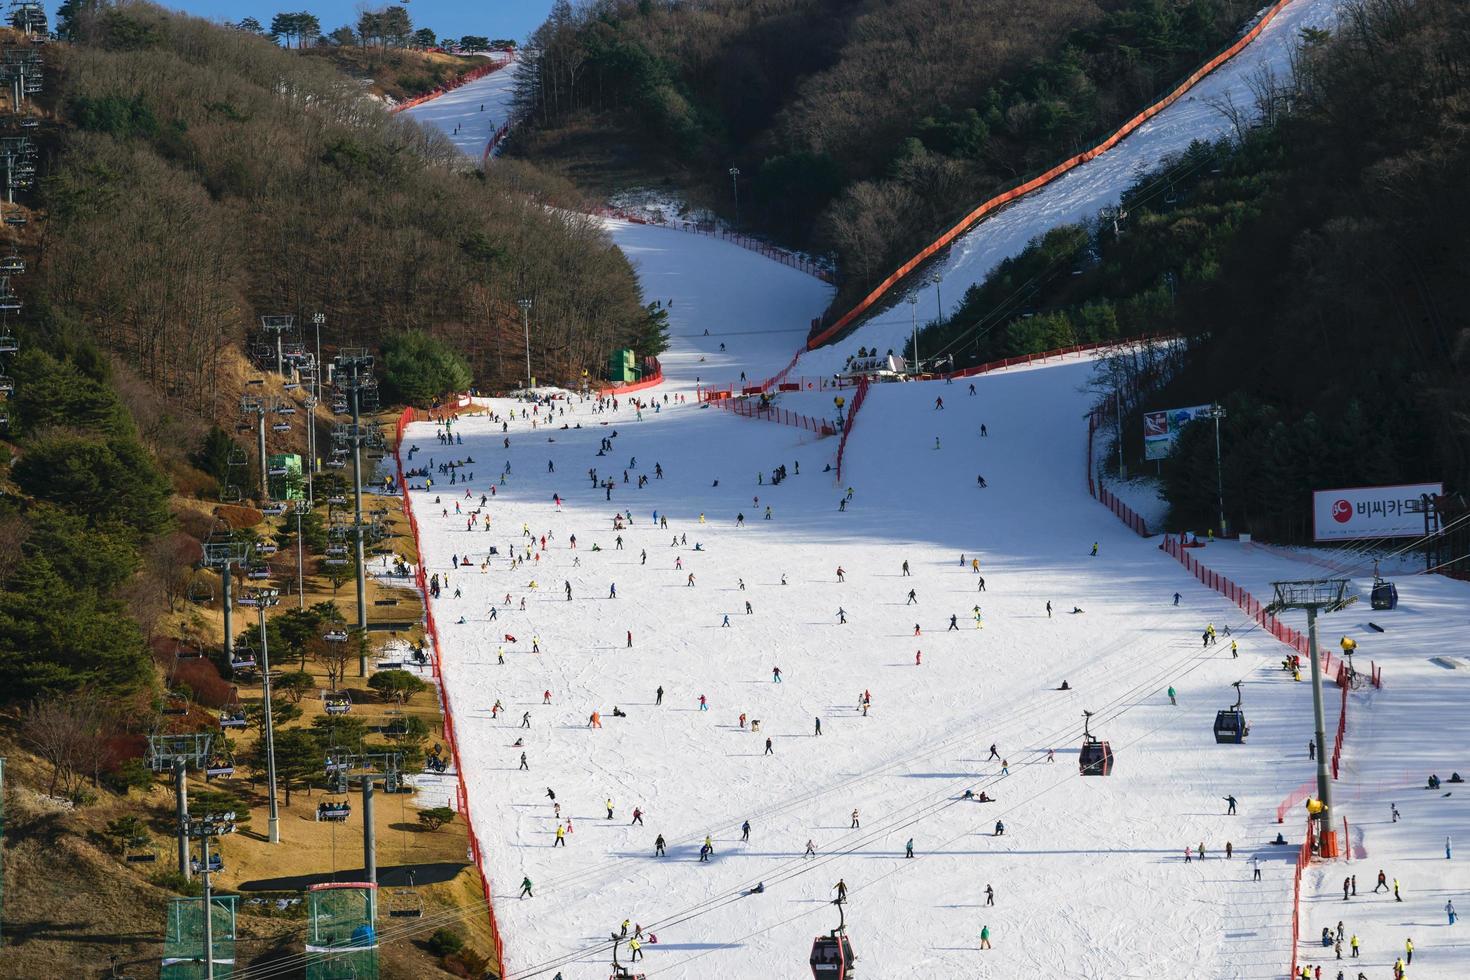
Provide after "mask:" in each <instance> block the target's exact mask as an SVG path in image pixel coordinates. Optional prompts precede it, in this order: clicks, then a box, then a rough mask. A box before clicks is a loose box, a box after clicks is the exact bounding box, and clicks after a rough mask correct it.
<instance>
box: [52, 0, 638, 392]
mask: <svg viewBox="0 0 1470 980" xmlns="http://www.w3.org/2000/svg"><path fill="white" fill-rule="evenodd" d="M69 33H70V34H72V35H73V36H74V37H76V38H77V39H78V40H79V42H80V43H78V44H76V45H73V46H69V47H66V48H64V49H57V51H56V57H57V60H58V61H59V62H60V65H59V67H60V69H61V74H62V85H61V105H60V110H61V112H62V113H63V114H64V115H65V116H66V117H67V118H68V119H69V120H70V121H71V122H72V123H74V124H75V129H73V130H68V131H66V132H65V133H64V135H63V138H62V140H61V145H60V150H59V155H58V158H57V160H56V164H55V167H54V171H53V173H52V176H51V177H50V179H49V180H48V182H47V187H46V193H45V198H46V200H45V203H46V205H47V207H48V208H49V210H50V211H51V222H50V223H49V225H48V231H47V237H48V242H47V261H46V263H45V266H44V268H43V270H42V271H43V274H44V287H45V293H46V298H47V300H48V302H49V304H50V306H51V309H52V313H53V315H54V316H56V317H57V318H59V319H61V320H64V321H68V322H79V323H85V324H87V325H89V326H90V327H91V329H92V330H93V331H94V332H95V334H96V337H97V340H98V342H99V344H100V345H101V346H102V347H103V349H104V350H106V351H108V352H109V353H114V354H117V355H119V356H121V357H122V358H124V359H125V360H126V361H127V363H129V364H130V365H131V366H132V367H133V368H134V369H135V370H136V371H138V372H140V373H141V374H142V375H143V377H144V379H145V380H146V381H147V382H148V383H149V384H150V385H151V386H153V387H154V388H156V389H157V390H158V391H160V392H162V393H163V394H165V395H166V396H168V397H171V398H177V399H180V400H181V401H184V402H187V404H188V407H189V408H190V409H191V410H193V411H195V412H199V413H201V414H204V415H207V416H212V413H213V409H212V407H211V404H212V403H211V400H212V399H213V397H214V395H215V393H216V378H215V370H216V367H217V365H218V356H219V353H220V351H221V350H222V348H223V347H224V345H227V344H232V343H234V342H236V341H238V340H240V339H241V338H242V337H243V335H244V332H245V330H246V328H247V327H248V326H249V325H250V324H251V323H252V322H253V321H254V320H255V318H256V317H257V316H258V315H260V314H265V313H278V312H295V313H304V312H307V311H321V312H323V313H325V314H326V315H327V323H328V324H329V329H328V332H327V335H326V337H325V339H327V340H328V341H329V342H330V343H331V344H332V346H333V347H335V346H337V345H354V346H365V347H376V346H377V345H378V344H379V343H380V341H381V340H382V338H383V336H384V335H385V334H386V333H388V332H391V331H395V330H409V329H424V330H428V331H430V332H432V333H434V334H436V335H438V336H440V337H442V338H443V339H445V340H446V341H448V342H449V343H451V344H452V345H453V346H455V347H457V348H458V349H460V350H461V351H462V352H463V353H464V354H465V355H466V356H467V357H468V359H469V361H470V365H471V368H472V370H473V372H474V377H475V380H476V382H477V383H478V384H480V385H482V386H486V387H492V386H497V385H501V384H503V383H505V382H508V381H511V380H513V379H516V378H519V377H520V376H521V374H522V373H523V369H522V370H518V369H517V367H516V365H517V364H518V363H520V347H521V341H520V338H521V325H520V322H519V320H520V318H519V311H518V310H517V308H516V301H517V300H518V299H520V298H522V297H527V298H530V299H531V300H532V303H533V310H534V318H535V321H534V327H535V329H534V332H533V337H534V341H533V351H532V355H533V364H534V366H535V369H536V370H537V373H538V374H540V375H542V376H545V377H554V378H577V377H580V375H581V372H582V370H583V369H584V368H588V369H591V370H592V371H593V373H594V374H595V373H596V371H597V370H598V368H599V366H600V365H601V364H602V363H603V362H604V361H605V359H606V356H607V354H608V352H609V351H610V350H612V349H613V348H616V347H620V346H634V347H637V348H639V350H640V353H657V350H656V349H651V348H654V347H656V346H657V332H656V330H653V329H651V325H650V324H651V321H650V318H649V314H648V311H647V310H645V309H644V308H643V307H642V305H641V304H640V301H639V297H638V291H637V285H636V282H635V280H634V278H633V274H632V270H631V268H630V267H629V265H628V264H627V262H626V261H625V260H624V258H623V256H622V254H621V253H620V252H618V251H617V250H616V249H615V248H613V247H612V245H611V243H610V242H609V241H608V240H607V238H606V237H605V236H604V234H603V233H602V231H601V229H600V228H599V227H598V226H597V224H596V223H595V222H594V221H593V220H591V219H588V218H585V217H582V216H580V215H578V214H576V213H574V212H572V211H570V210H566V209H554V208H549V207H547V205H548V204H555V203H564V202H568V203H569V202H572V201H574V200H575V198H574V195H573V194H572V192H571V191H570V189H569V188H567V187H566V186H564V185H559V184H557V183H555V182H553V181H545V180H542V179H540V178H539V177H537V176H536V175H534V174H533V173H531V172H529V171H528V170H526V169H525V168H522V167H517V166H515V165H511V166H507V167H504V168H501V167H497V168H495V169H494V174H493V175H492V176H487V175H485V174H483V173H466V172H465V171H464V169H463V166H462V158H461V157H460V156H459V154H458V152H457V151H456V150H455V149H454V148H453V147H452V146H451V145H450V144H449V143H448V142H447V141H446V140H445V139H443V137H442V136H440V135H438V134H431V133H428V132H425V131H423V130H420V129H418V128H416V127H414V126H413V125H412V124H411V123H409V122H407V121H404V120H398V119H395V118H393V117H391V116H389V115H388V114H387V113H386V112H384V111H383V110H382V109H381V108H379V107H378V106H376V105H375V104H373V103H372V102H370V101H369V100H366V99H364V98H362V95H361V89H360V86H358V85H357V84H356V83H354V82H352V81H351V80H349V79H347V78H345V77H344V76H342V75H340V74H338V73H336V72H334V71H333V70H332V69H331V67H330V66H329V65H328V64H326V63H325V62H324V61H322V60H318V59H313V58H302V57H300V56H298V55H296V54H295V53H294V52H288V51H285V50H282V49H281V48H280V47H278V46H277V45H276V44H274V43H272V42H271V41H269V40H267V39H264V38H260V37H256V36H252V35H249V34H246V33H244V32H240V31H235V30H229V29H222V28H219V27H215V26H212V25H209V24H207V23H205V22H203V21H200V20H196V19H191V18H185V17H177V16H171V15H168V14H166V13H164V12H163V11H162V10H159V9H157V8H153V7H150V6H148V5H139V4H129V5H128V6H127V7H126V8H113V7H103V8H101V9H98V10H92V11H89V12H86V13H85V14H81V15H78V19H77V20H76V21H74V22H73V23H71V24H70V25H69ZM511 341H514V346H513V347H512V348H509V349H508V348H507V345H508V344H510V343H511ZM508 355H513V356H508Z"/></svg>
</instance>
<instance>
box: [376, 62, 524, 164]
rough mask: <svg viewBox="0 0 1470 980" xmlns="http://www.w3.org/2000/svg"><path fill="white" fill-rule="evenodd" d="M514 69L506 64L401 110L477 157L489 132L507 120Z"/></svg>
mask: <svg viewBox="0 0 1470 980" xmlns="http://www.w3.org/2000/svg"><path fill="white" fill-rule="evenodd" d="M515 73H516V66H515V65H514V64H511V65H508V66H506V67H505V68H502V69H500V70H499V71H495V72H491V73H490V74H488V75H486V76H485V77H484V78H477V79H475V80H474V81H473V82H469V83H468V84H465V85H462V86H460V87H459V88H457V89H453V90H451V91H449V92H446V93H445V94H443V95H441V96H439V98H437V99H431V100H430V101H428V102H423V103H420V104H419V105H416V106H413V107H411V108H408V109H405V110H403V114H404V115H405V116H407V117H408V118H410V119H412V120H414V121H415V122H417V123H419V124H420V125H422V126H433V127H435V128H437V129H439V130H440V131H441V132H443V133H444V135H446V136H448V137H449V138H450V140H452V141H453V142H454V145H455V146H457V147H459V149H460V151H461V152H462V153H464V154H465V155H466V156H468V157H470V158H471V159H473V160H476V161H478V160H479V159H480V157H481V155H482V154H484V152H485V146H486V144H487V143H488V142H489V141H490V137H491V135H492V134H493V133H494V132H495V131H496V130H497V129H499V128H500V126H501V124H502V123H505V122H508V121H509V120H510V114H511V103H512V100H513V99H514V97H515ZM456 127H458V132H456V131H455V129H456Z"/></svg>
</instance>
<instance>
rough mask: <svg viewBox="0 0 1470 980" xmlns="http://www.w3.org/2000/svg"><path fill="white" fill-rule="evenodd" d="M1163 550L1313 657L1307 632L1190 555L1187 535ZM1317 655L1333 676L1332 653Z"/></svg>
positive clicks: (1172, 539) (1325, 672) (1166, 542)
mask: <svg viewBox="0 0 1470 980" xmlns="http://www.w3.org/2000/svg"><path fill="white" fill-rule="evenodd" d="M1159 550H1160V551H1162V552H1164V553H1165V554H1168V555H1172V556H1173V557H1174V558H1176V559H1178V561H1179V563H1180V564H1181V565H1183V566H1184V567H1185V568H1186V569H1188V570H1189V571H1190V572H1192V573H1193V574H1194V577H1195V578H1197V579H1199V580H1200V581H1201V582H1202V583H1204V584H1205V586H1206V587H1208V588H1211V589H1214V590H1215V591H1216V592H1218V593H1220V594H1221V595H1223V596H1225V598H1227V599H1229V600H1230V601H1231V602H1233V603H1235V604H1236V605H1237V606H1239V607H1240V608H1241V609H1243V610H1244V611H1245V613H1246V615H1248V616H1250V617H1251V619H1253V620H1255V621H1256V622H1257V623H1258V624H1260V626H1261V628H1262V629H1264V630H1265V631H1266V632H1267V633H1270V634H1271V635H1272V636H1274V637H1275V638H1276V639H1278V640H1280V641H1281V642H1282V643H1285V644H1286V645H1287V646H1289V647H1291V648H1292V649H1293V650H1295V651H1296V652H1297V653H1298V654H1300V655H1301V656H1303V657H1305V656H1308V655H1309V650H1308V646H1309V643H1308V640H1307V636H1306V634H1305V633H1302V632H1301V631H1300V630H1294V629H1292V628H1291V627H1290V626H1287V625H1286V624H1285V623H1283V622H1281V620H1279V619H1277V618H1276V617H1275V616H1274V615H1272V614H1271V613H1269V612H1267V611H1266V607H1265V606H1263V605H1261V603H1260V602H1259V601H1257V599H1256V598H1255V596H1253V595H1251V594H1250V593H1249V592H1247V591H1246V590H1245V589H1243V588H1241V587H1240V586H1239V585H1236V584H1235V583H1234V582H1232V581H1231V580H1230V579H1228V578H1226V577H1225V576H1223V575H1221V574H1220V573H1218V572H1215V571H1211V570H1210V569H1209V568H1208V567H1207V566H1205V565H1204V564H1202V563H1201V562H1200V561H1199V560H1198V559H1197V558H1195V557H1194V556H1193V555H1191V554H1189V552H1190V551H1191V550H1192V549H1191V548H1189V547H1188V546H1186V545H1185V544H1184V535H1183V534H1180V535H1178V536H1177V537H1176V536H1175V535H1172V534H1171V535H1169V536H1168V537H1166V538H1165V539H1164V541H1163V543H1162V544H1160V545H1159ZM1317 653H1318V655H1319V657H1320V658H1321V664H1322V674H1323V675H1324V676H1326V675H1329V674H1332V664H1333V659H1334V658H1333V654H1332V651H1331V650H1328V649H1327V648H1326V647H1322V648H1319V649H1318V651H1317ZM1339 663H1340V661H1339Z"/></svg>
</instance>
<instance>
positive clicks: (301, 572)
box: [296, 501, 311, 610]
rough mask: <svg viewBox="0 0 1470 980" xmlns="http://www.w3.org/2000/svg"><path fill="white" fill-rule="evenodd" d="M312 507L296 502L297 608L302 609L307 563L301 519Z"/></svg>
mask: <svg viewBox="0 0 1470 980" xmlns="http://www.w3.org/2000/svg"><path fill="white" fill-rule="evenodd" d="M310 509H311V505H310V504H307V506H306V507H302V506H301V502H300V501H297V502H296V608H297V609H301V610H305V609H306V563H305V561H304V558H305V551H304V548H303V544H302V532H301V519H302V518H303V517H305V516H306V512H307V511H308V510H310Z"/></svg>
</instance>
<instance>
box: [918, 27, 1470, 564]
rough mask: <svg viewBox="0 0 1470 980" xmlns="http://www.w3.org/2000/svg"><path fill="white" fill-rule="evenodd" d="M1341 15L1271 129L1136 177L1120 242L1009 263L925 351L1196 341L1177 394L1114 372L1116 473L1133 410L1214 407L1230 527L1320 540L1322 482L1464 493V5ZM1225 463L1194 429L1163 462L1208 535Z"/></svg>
mask: <svg viewBox="0 0 1470 980" xmlns="http://www.w3.org/2000/svg"><path fill="white" fill-rule="evenodd" d="M1349 12H1350V16H1348V17H1346V18H1345V19H1344V20H1343V22H1342V24H1341V27H1340V30H1339V33H1338V35H1337V36H1335V37H1331V38H1329V37H1328V36H1327V35H1325V34H1322V33H1317V32H1313V33H1312V34H1310V35H1309V36H1307V37H1305V38H1304V39H1303V40H1304V42H1305V43H1304V47H1303V49H1302V54H1301V57H1300V58H1299V59H1298V64H1297V71H1296V74H1295V77H1294V78H1291V79H1279V80H1277V84H1275V85H1274V86H1272V85H1266V86H1262V87H1261V88H1260V89H1259V98H1260V105H1259V106H1258V108H1259V109H1260V110H1261V112H1262V114H1263V118H1264V120H1265V122H1264V124H1263V125H1260V126H1258V127H1254V128H1245V127H1242V128H1241V129H1240V130H1239V131H1238V133H1237V137H1236V138H1235V139H1232V140H1228V141H1225V142H1222V143H1220V144H1219V145H1216V146H1204V145H1197V146H1195V147H1194V148H1193V149H1192V150H1191V151H1190V152H1189V153H1188V154H1186V155H1184V156H1183V157H1182V158H1181V159H1179V160H1177V161H1175V162H1174V164H1173V165H1172V166H1169V167H1167V168H1166V169H1164V170H1162V171H1160V172H1158V173H1155V174H1150V175H1146V176H1144V177H1142V178H1141V179H1140V180H1139V182H1138V184H1137V185H1136V186H1135V187H1134V188H1133V190H1132V191H1131V192H1130V193H1129V194H1127V195H1126V196H1125V198H1124V202H1123V204H1124V208H1125V210H1126V211H1127V212H1128V217H1127V218H1126V220H1124V221H1123V222H1122V223H1121V225H1120V227H1119V228H1118V229H1117V230H1116V232H1115V229H1114V228H1113V226H1112V224H1111V223H1107V224H1103V225H1100V226H1095V227H1071V228H1059V229H1057V230H1055V231H1053V232H1052V233H1050V234H1048V235H1047V236H1045V238H1044V239H1042V240H1041V241H1038V242H1036V243H1034V244H1033V245H1032V247H1031V248H1030V249H1028V250H1027V251H1026V252H1025V253H1023V254H1021V255H1019V256H1017V257H1015V258H1014V259H1011V260H1008V261H1006V262H1004V263H1002V264H1001V266H1000V267H999V268H998V269H997V270H996V271H995V273H994V274H992V275H991V277H990V278H989V279H988V280H987V282H985V283H984V284H983V285H981V286H979V287H977V288H974V289H972V290H971V291H970V293H969V294H968V295H967V296H966V298H965V302H964V304H963V306H962V308H960V309H959V310H958V311H956V313H955V315H954V316H953V317H952V318H951V319H950V320H949V322H947V323H945V324H941V325H938V326H936V327H934V328H931V329H930V330H927V331H924V332H922V333H921V334H920V343H921V345H922V349H923V350H924V351H925V353H926V356H935V355H938V354H941V353H949V354H953V355H954V356H955V357H956V360H957V363H958V364H960V365H964V364H967V363H972V362H976V361H982V360H985V359H988V358H990V357H995V356H1005V355H1007V354H1012V353H1018V352H1025V351H1032V350H1043V349H1046V348H1049V347H1056V346H1060V345H1065V344H1071V343H1075V342H1083V341H1087V340H1094V339H1105V338H1107V337H1111V336H1130V335H1137V334H1140V333H1149V332H1166V333H1179V334H1181V335H1183V336H1184V337H1186V338H1188V341H1189V343H1188V346H1187V352H1186V354H1185V356H1184V358H1183V360H1182V362H1181V363H1180V364H1179V365H1178V366H1177V370H1176V371H1175V372H1174V373H1173V374H1172V376H1162V377H1150V376H1140V375H1139V374H1137V373H1133V372H1132V371H1130V370H1128V369H1125V368H1124V366H1123V365H1120V366H1119V367H1120V373H1119V376H1118V378H1117V380H1118V382H1119V387H1120V389H1121V391H1122V392H1123V397H1124V406H1125V413H1126V414H1125V417H1124V435H1125V449H1126V454H1125V455H1126V457H1127V458H1128V459H1129V460H1130V465H1132V466H1133V468H1134V469H1135V471H1136V470H1137V469H1138V468H1139V466H1140V465H1141V464H1142V459H1141V457H1142V455H1143V453H1142V421H1141V419H1140V417H1139V413H1140V412H1142V411H1146V410H1155V409H1162V408H1169V407H1175V406H1184V405H1197V404H1201V403H1205V402H1209V401H1212V400H1214V401H1219V402H1221V403H1222V404H1223V405H1225V407H1226V409H1227V411H1228V413H1229V414H1228V417H1227V419H1226V420H1225V422H1224V423H1223V424H1222V427H1221V428H1222V441H1223V451H1224V466H1223V471H1224V482H1225V494H1224V496H1225V502H1226V510H1227V515H1228V516H1229V517H1230V518H1231V520H1232V522H1233V523H1234V524H1235V525H1236V526H1237V527H1238V528H1239V529H1240V530H1244V531H1253V532H1254V533H1256V534H1258V535H1264V536H1270V537H1274V538H1285V539H1295V540H1302V539H1305V538H1307V537H1309V536H1310V534H1311V528H1310V525H1309V522H1308V521H1307V520H1304V516H1303V515H1306V514H1308V513H1309V511H1308V509H1307V508H1306V507H1305V506H1304V501H1303V494H1305V493H1306V492H1307V490H1308V489H1310V488H1313V487H1330V486H1357V485H1381V484H1393V483H1400V482H1417V481H1430V480H1434V481H1437V480H1443V481H1444V482H1445V483H1446V484H1447V485H1448V486H1450V487H1465V486H1467V485H1470V326H1467V323H1466V318H1465V314H1464V311H1465V310H1466V309H1467V307H1470V286H1467V280H1466V277H1465V269H1466V268H1470V236H1467V235H1466V234H1465V227H1466V223H1467V221H1470V193H1467V191H1466V188H1465V185H1464V179H1463V178H1464V175H1465V174H1466V173H1470V149H1467V147H1470V143H1467V140H1466V136H1467V134H1470V9H1467V8H1466V6H1465V5H1464V4H1462V3H1456V2H1454V0H1418V2H1416V3H1402V2H1399V0H1364V2H1362V3H1360V4H1356V5H1354V6H1353V7H1352V8H1350V11H1349ZM1214 454H1215V443H1214V433H1213V430H1212V428H1211V427H1209V426H1195V427H1192V428H1187V429H1186V430H1185V432H1184V434H1183V436H1182V437H1181V439H1180V441H1179V444H1178V447H1177V449H1176V451H1175V454H1174V456H1173V458H1172V459H1170V460H1168V461H1166V462H1165V463H1164V466H1163V476H1164V482H1165V489H1166V492H1167V496H1168V498H1169V500H1170V502H1171V504H1172V505H1173V508H1174V516H1175V520H1176V522H1178V523H1179V524H1180V526H1196V527H1204V526H1209V525H1211V524H1212V523H1213V517H1214V512H1215V507H1216V497H1215V485H1214V469H1215V458H1214ZM1149 469H1150V470H1151V469H1152V464H1149Z"/></svg>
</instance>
